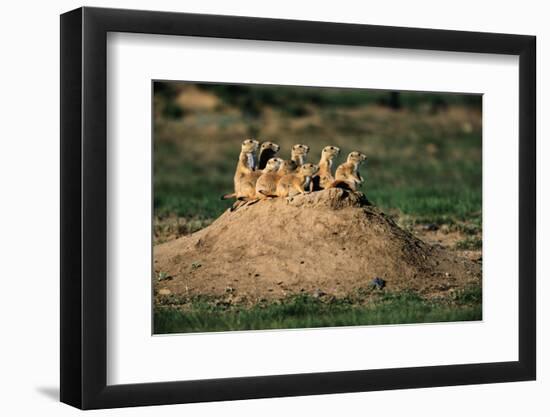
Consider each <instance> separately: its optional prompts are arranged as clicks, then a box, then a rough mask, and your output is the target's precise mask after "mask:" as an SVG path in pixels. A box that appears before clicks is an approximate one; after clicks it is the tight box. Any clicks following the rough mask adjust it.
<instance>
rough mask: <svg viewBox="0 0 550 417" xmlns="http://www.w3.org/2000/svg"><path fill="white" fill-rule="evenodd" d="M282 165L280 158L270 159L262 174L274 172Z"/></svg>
mask: <svg viewBox="0 0 550 417" xmlns="http://www.w3.org/2000/svg"><path fill="white" fill-rule="evenodd" d="M282 163H283V160H282V159H281V158H271V159H270V160H269V161H267V164H266V165H265V168H264V170H263V171H262V172H263V173H266V172H276V171H277V170H278V169H279V167H280V166H281V164H282Z"/></svg>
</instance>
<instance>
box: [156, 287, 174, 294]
mask: <svg viewBox="0 0 550 417" xmlns="http://www.w3.org/2000/svg"><path fill="white" fill-rule="evenodd" d="M170 294H172V291H170V290H169V289H168V288H161V289H160V290H159V295H170Z"/></svg>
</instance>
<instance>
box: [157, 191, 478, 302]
mask: <svg viewBox="0 0 550 417" xmlns="http://www.w3.org/2000/svg"><path fill="white" fill-rule="evenodd" d="M154 269H155V273H156V276H157V277H158V278H159V280H157V283H156V290H157V291H158V292H159V293H162V294H173V295H174V296H181V297H184V298H187V297H193V296H197V295H212V296H221V297H228V296H230V297H232V298H234V299H236V300H237V301H242V300H249V301H254V300H256V301H257V300H260V299H274V298H283V297H285V296H287V295H290V294H295V293H300V292H306V293H309V294H313V295H315V294H317V295H318V294H327V295H334V296H337V297H341V296H344V295H346V294H349V293H350V292H352V291H357V290H360V289H367V288H370V287H371V286H372V282H373V279H375V278H382V279H383V280H384V281H385V285H386V289H387V290H389V291H402V290H411V291H414V292H417V293H419V294H420V295H423V296H437V295H445V294H446V293H447V292H449V291H452V290H455V289H460V288H464V287H466V286H467V285H469V284H472V283H479V282H480V280H481V266H480V265H479V264H478V263H475V262H472V261H470V260H468V259H463V258H460V257H457V256H456V255H455V254H453V253H452V252H449V251H446V250H444V249H443V248H441V247H437V246H431V245H428V244H426V243H424V242H422V241H421V240H419V239H417V238H415V237H414V236H413V235H411V234H410V233H408V232H406V231H404V230H403V229H401V228H399V226H397V224H395V222H394V221H393V220H392V219H391V218H389V217H387V216H386V215H385V214H384V213H382V212H381V211H380V210H378V209H377V208H376V207H374V206H371V205H369V203H368V202H367V201H366V199H364V198H363V197H362V196H361V195H358V194H354V193H349V192H347V191H344V190H340V189H329V190H325V191H320V192H315V193H311V194H307V195H301V196H297V197H294V198H293V199H292V200H291V201H287V200H286V199H273V200H264V201H260V202H258V203H255V204H251V205H248V206H245V207H241V208H239V209H237V210H236V211H233V212H231V211H226V212H225V213H224V214H223V215H221V216H220V217H219V218H218V219H217V220H216V221H215V222H214V223H212V224H211V225H210V226H208V227H206V228H205V229H203V230H200V231H198V232H196V233H194V234H192V235H189V236H185V237H181V238H179V239H176V240H173V241H171V242H167V243H164V244H161V245H157V246H155V248H154Z"/></svg>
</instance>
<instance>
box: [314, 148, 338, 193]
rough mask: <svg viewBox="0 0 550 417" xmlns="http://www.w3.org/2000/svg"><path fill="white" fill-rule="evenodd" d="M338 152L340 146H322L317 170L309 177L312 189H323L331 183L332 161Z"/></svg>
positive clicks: (332, 177) (332, 180) (332, 179)
mask: <svg viewBox="0 0 550 417" xmlns="http://www.w3.org/2000/svg"><path fill="white" fill-rule="evenodd" d="M339 154H340V148H338V147H336V146H325V147H324V148H323V151H322V152H321V160H320V161H319V172H318V173H317V175H315V176H314V177H313V178H312V179H311V182H312V185H313V190H314V191H318V190H324V189H325V188H329V187H330V186H331V185H332V183H333V182H334V176H333V175H332V163H333V161H334V158H336V157H337V156H338V155H339Z"/></svg>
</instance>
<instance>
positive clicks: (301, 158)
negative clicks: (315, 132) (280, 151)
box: [290, 143, 309, 166]
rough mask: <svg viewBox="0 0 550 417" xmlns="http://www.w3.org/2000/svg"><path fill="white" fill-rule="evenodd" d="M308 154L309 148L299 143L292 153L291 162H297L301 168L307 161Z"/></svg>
mask: <svg viewBox="0 0 550 417" xmlns="http://www.w3.org/2000/svg"><path fill="white" fill-rule="evenodd" d="M308 152H309V146H307V145H302V144H300V143H298V144H297V145H294V146H293V147H292V150H291V151H290V160H291V161H294V162H296V165H297V166H301V165H303V164H304V162H305V161H306V156H307V154H308Z"/></svg>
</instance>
